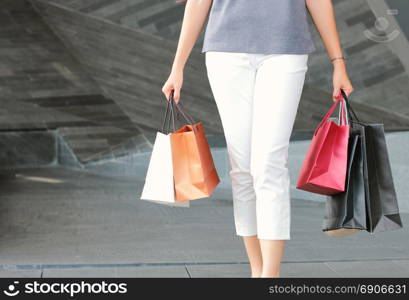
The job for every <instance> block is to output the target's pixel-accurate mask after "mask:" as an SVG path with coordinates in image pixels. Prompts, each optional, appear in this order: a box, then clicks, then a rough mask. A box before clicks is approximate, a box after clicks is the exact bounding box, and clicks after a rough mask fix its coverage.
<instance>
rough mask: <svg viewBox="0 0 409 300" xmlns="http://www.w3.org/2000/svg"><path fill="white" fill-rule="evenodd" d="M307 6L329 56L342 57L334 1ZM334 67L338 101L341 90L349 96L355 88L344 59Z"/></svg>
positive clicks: (315, 0)
mask: <svg viewBox="0 0 409 300" xmlns="http://www.w3.org/2000/svg"><path fill="white" fill-rule="evenodd" d="M306 5H307V8H308V10H309V12H310V14H311V17H312V19H313V21H314V24H315V26H316V27H317V30H318V32H319V34H320V36H321V39H322V41H323V43H324V46H325V48H326V49H327V53H328V56H329V57H330V58H335V57H342V56H343V53H342V48H341V42H340V38H339V34H338V29H337V26H336V21H335V14H334V7H333V4H332V0H306ZM333 66H334V74H333V88H334V90H333V100H336V99H337V98H338V96H339V94H340V93H341V89H342V90H344V91H345V93H346V94H347V95H349V94H351V93H352V92H353V91H354V88H353V87H352V84H351V81H350V80H349V77H348V72H347V70H346V64H345V61H344V60H343V59H337V60H334V61H333Z"/></svg>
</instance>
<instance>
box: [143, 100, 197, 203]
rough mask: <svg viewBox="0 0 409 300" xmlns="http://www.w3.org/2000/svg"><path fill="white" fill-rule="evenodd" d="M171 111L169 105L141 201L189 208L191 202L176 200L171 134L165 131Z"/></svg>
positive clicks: (153, 150) (153, 153)
mask: <svg viewBox="0 0 409 300" xmlns="http://www.w3.org/2000/svg"><path fill="white" fill-rule="evenodd" d="M171 109H172V108H171V107H170V103H168V105H167V107H166V113H165V118H164V122H163V126H162V132H160V131H158V132H157V133H156V138H155V142H154V145H153V149H152V154H151V157H150V161H149V165H148V170H147V173H146V178H145V183H144V187H143V191H142V195H141V200H147V201H151V202H154V203H159V204H164V205H170V206H180V207H189V206H190V204H189V201H186V202H178V201H176V198H175V189H174V180H173V161H172V148H171V142H170V135H171V133H167V132H166V131H165V126H166V124H167V121H168V116H171V115H172V113H171V111H170V110H171ZM171 117H173V116H171ZM169 120H170V118H169Z"/></svg>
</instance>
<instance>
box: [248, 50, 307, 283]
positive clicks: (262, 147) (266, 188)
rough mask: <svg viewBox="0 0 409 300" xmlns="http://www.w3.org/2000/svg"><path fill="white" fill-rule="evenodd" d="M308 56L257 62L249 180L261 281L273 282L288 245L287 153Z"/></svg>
mask: <svg viewBox="0 0 409 300" xmlns="http://www.w3.org/2000/svg"><path fill="white" fill-rule="evenodd" d="M307 60H308V56H307V55H267V56H265V57H264V58H263V57H262V58H260V60H259V61H258V71H257V76H256V82H255V89H254V99H253V101H254V102H253V127H252V145H251V174H252V176H253V180H254V189H255V193H256V198H257V201H256V212H257V232H258V238H259V239H260V247H261V253H262V259H263V271H262V277H278V276H279V273H280V263H281V258H282V255H283V251H284V246H285V240H289V239H290V220H291V206H290V177H289V171H288V168H287V159H288V147H289V141H290V136H291V132H292V129H293V125H294V121H295V117H296V113H297V108H298V104H299V100H300V97H301V93H302V89H303V85H304V79H305V73H306V71H307Z"/></svg>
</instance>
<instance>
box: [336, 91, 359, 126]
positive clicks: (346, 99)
mask: <svg viewBox="0 0 409 300" xmlns="http://www.w3.org/2000/svg"><path fill="white" fill-rule="evenodd" d="M341 95H342V97H343V98H344V100H345V104H346V107H347V110H348V112H349V113H350V115H353V117H354V118H355V120H356V123H361V124H362V122H361V121H360V120H359V119H358V117H357V115H356V113H355V112H354V110H353V109H352V106H351V105H350V104H349V100H348V97H347V95H346V94H345V92H344V90H341ZM351 112H352V114H351ZM350 119H351V120H352V118H350ZM351 122H354V121H351Z"/></svg>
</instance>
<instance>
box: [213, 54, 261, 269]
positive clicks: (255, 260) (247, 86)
mask: <svg viewBox="0 0 409 300" xmlns="http://www.w3.org/2000/svg"><path fill="white" fill-rule="evenodd" d="M206 67H207V75H208V78H209V83H210V86H211V89H212V93H213V96H214V99H215V101H216V105H217V108H218V111H219V115H220V119H221V122H222V126H223V130H224V135H225V138H226V143H227V151H228V156H229V160H230V166H231V169H230V172H229V175H230V178H231V181H232V192H233V207H234V220H235V228H236V233H237V235H239V236H243V241H244V244H245V247H246V250H247V255H248V257H249V261H250V265H251V271H252V276H254V277H256V276H259V275H260V274H261V269H262V265H261V264H262V260H261V251H260V246H259V243H258V240H257V237H256V235H257V224H256V198H255V193H254V189H253V180H252V176H251V174H250V146H251V128H252V126H251V124H252V101H253V90H254V82H255V75H256V72H255V69H254V67H252V66H251V65H250V63H249V60H248V55H247V54H244V53H232V52H206Z"/></svg>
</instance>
